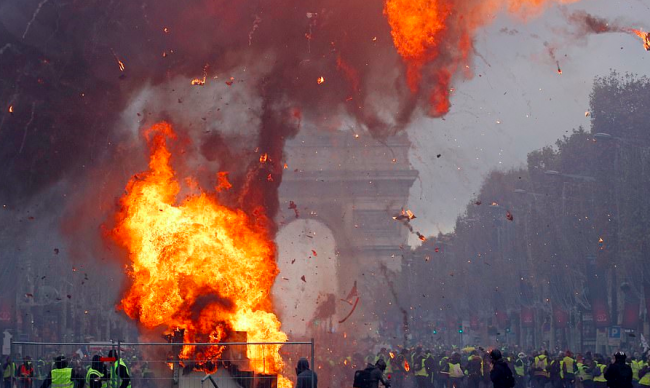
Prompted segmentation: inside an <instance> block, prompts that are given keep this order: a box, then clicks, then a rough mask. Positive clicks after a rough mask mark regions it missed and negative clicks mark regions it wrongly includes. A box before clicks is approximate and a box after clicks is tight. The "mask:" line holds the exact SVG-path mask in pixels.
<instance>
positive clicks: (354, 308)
mask: <svg viewBox="0 0 650 388" xmlns="http://www.w3.org/2000/svg"><path fill="white" fill-rule="evenodd" d="M357 304H359V297H358V296H357V299H355V301H354V304H353V305H352V310H350V312H349V313H348V315H346V316H345V318H343V319H341V320H340V321H339V323H343V322H345V321H347V320H348V318H350V316H352V313H354V310H356V309H357Z"/></svg>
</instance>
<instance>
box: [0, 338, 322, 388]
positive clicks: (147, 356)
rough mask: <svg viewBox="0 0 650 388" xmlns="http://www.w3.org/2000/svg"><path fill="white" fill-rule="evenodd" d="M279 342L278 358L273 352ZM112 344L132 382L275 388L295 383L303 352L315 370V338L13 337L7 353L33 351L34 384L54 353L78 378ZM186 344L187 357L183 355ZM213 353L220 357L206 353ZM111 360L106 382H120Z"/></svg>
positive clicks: (161, 386) (144, 386)
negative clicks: (209, 340) (74, 340)
mask: <svg viewBox="0 0 650 388" xmlns="http://www.w3.org/2000/svg"><path fill="white" fill-rule="evenodd" d="M279 347H280V351H279V354H280V357H281V361H280V359H279V358H278V355H277V354H278V351H277V349H278V348H279ZM111 350H113V351H114V353H116V354H117V359H121V360H122V361H124V363H125V364H126V366H127V368H128V370H129V375H130V377H131V387H132V388H277V387H280V386H282V385H283V384H282V381H281V380H282V379H283V378H288V379H289V380H291V382H292V384H291V385H293V382H295V371H294V368H295V366H296V364H297V362H298V360H299V358H301V357H305V358H307V359H308V361H309V363H310V366H311V369H312V370H315V366H314V360H315V359H314V351H315V348H314V340H313V339H312V340H311V341H309V342H221V343H168V342H160V343H155V342H149V343H146V342H121V341H97V342H85V343H81V342H78V343H65V342H60V343H56V342H23V341H15V342H12V343H11V354H12V356H13V358H14V360H15V362H16V363H17V364H18V363H19V362H21V361H22V358H24V357H26V356H29V357H31V359H32V363H33V364H34V370H35V373H34V375H35V376H34V377H35V378H34V380H35V381H34V384H33V387H34V388H40V386H41V383H42V381H43V380H45V378H46V377H47V376H48V374H49V373H50V371H51V369H52V368H53V367H54V359H55V358H56V357H57V356H61V355H64V356H66V359H67V360H68V363H69V367H71V368H73V369H74V370H75V375H76V376H79V377H80V380H81V379H83V378H85V376H86V373H87V371H88V369H89V368H90V366H91V362H92V357H93V356H94V355H99V356H100V357H103V358H104V359H105V358H107V357H108V354H109V352H110V351H111ZM184 350H187V354H188V355H190V356H189V357H186V356H183V351H184ZM217 353H218V354H220V355H219V357H218V358H212V357H210V356H207V355H214V354H217ZM278 362H281V363H283V366H279V365H278ZM113 365H114V361H112V360H110V361H108V362H105V363H104V366H105V368H106V369H105V370H106V372H109V373H108V374H107V378H106V379H107V383H108V388H120V387H119V386H120V382H119V381H118V380H116V379H114V378H109V377H108V375H109V374H110V371H111V370H112V367H113ZM285 382H286V380H285ZM80 383H81V382H80ZM285 385H286V384H285Z"/></svg>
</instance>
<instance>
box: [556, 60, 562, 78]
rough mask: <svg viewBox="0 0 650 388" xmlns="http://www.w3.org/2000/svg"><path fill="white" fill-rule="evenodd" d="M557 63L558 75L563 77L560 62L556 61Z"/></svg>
mask: <svg viewBox="0 0 650 388" xmlns="http://www.w3.org/2000/svg"><path fill="white" fill-rule="evenodd" d="M555 63H556V64H557V73H558V74H559V75H562V69H561V68H560V61H555Z"/></svg>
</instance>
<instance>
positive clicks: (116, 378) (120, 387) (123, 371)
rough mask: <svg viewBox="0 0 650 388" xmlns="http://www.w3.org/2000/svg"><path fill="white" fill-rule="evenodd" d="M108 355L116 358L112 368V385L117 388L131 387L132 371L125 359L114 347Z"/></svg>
mask: <svg viewBox="0 0 650 388" xmlns="http://www.w3.org/2000/svg"><path fill="white" fill-rule="evenodd" d="M108 357H109V358H115V359H116V361H115V362H114V363H113V365H112V366H111V370H110V377H111V384H110V385H111V386H112V387H117V388H131V373H129V367H127V366H126V362H124V359H123V358H120V357H119V353H118V352H117V351H115V350H113V349H111V350H110V351H109V352H108Z"/></svg>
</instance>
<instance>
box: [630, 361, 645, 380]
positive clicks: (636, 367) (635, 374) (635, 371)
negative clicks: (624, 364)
mask: <svg viewBox="0 0 650 388" xmlns="http://www.w3.org/2000/svg"><path fill="white" fill-rule="evenodd" d="M630 367H631V368H632V380H634V381H639V371H640V370H641V368H643V361H641V362H638V361H636V360H632V363H631V364H630Z"/></svg>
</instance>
